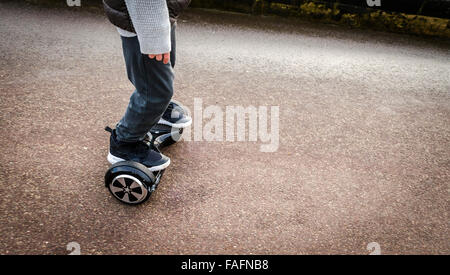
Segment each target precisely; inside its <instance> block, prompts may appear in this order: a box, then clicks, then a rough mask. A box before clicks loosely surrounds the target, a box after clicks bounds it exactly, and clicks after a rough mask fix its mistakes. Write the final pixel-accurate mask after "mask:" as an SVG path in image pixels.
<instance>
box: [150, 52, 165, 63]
mask: <svg viewBox="0 0 450 275" xmlns="http://www.w3.org/2000/svg"><path fill="white" fill-rule="evenodd" d="M148 57H150V59H153V58H155V57H156V60H157V61H162V62H163V63H164V64H167V63H169V62H170V53H163V54H149V55H148Z"/></svg>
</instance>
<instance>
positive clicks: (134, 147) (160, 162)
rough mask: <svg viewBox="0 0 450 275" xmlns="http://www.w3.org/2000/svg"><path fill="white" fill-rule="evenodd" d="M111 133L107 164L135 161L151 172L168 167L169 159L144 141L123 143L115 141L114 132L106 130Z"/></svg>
mask: <svg viewBox="0 0 450 275" xmlns="http://www.w3.org/2000/svg"><path fill="white" fill-rule="evenodd" d="M106 130H107V131H109V132H110V133H111V138H110V145H109V154H108V162H109V163H111V164H114V163H117V162H119V161H135V162H138V163H141V164H143V165H145V166H146V167H148V169H149V170H150V171H152V172H155V171H160V170H164V169H166V168H167V167H168V166H169V165H170V158H168V157H166V156H165V155H163V154H161V153H160V152H158V151H155V150H153V149H152V148H151V147H150V145H149V144H148V143H146V142H145V141H138V142H124V141H119V140H117V136H116V130H112V129H111V128H107V129H106Z"/></svg>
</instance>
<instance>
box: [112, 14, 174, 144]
mask: <svg viewBox="0 0 450 275" xmlns="http://www.w3.org/2000/svg"><path fill="white" fill-rule="evenodd" d="M175 28H176V23H175V24H173V26H172V31H171V40H172V49H171V52H170V59H171V62H170V63H168V64H164V63H163V62H162V61H157V60H156V58H154V59H150V58H149V57H148V55H146V54H142V53H141V50H140V46H139V40H138V38H137V36H135V37H123V36H121V39H122V48H123V55H124V57H125V65H126V69H127V74H128V79H129V80H130V81H131V83H133V85H134V87H135V90H134V92H133V94H132V95H131V98H130V102H129V104H128V107H127V110H126V112H125V115H124V116H123V117H122V119H121V120H120V121H119V123H118V124H117V125H116V134H117V139H118V140H119V141H125V142H135V141H140V140H143V139H144V138H145V136H146V134H147V133H148V131H150V129H151V128H152V127H153V125H155V124H156V123H157V122H158V121H159V119H160V118H161V116H162V115H163V113H164V111H165V110H166V109H167V106H168V105H169V103H170V100H171V98H172V95H173V79H174V74H173V66H175V58H176V44H175V43H176V41H175Z"/></svg>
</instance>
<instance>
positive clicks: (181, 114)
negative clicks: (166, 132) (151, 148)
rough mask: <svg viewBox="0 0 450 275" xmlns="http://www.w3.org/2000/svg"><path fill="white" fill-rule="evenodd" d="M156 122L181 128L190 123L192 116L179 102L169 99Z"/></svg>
mask: <svg viewBox="0 0 450 275" xmlns="http://www.w3.org/2000/svg"><path fill="white" fill-rule="evenodd" d="M158 124H163V125H168V126H170V127H174V128H180V129H182V128H186V127H189V126H190V125H191V124H192V118H191V117H190V116H189V115H188V114H187V112H186V110H184V109H183V107H181V106H180V104H178V103H176V102H174V101H171V102H170V103H169V106H168V107H167V109H166V111H165V112H164V114H163V116H162V117H161V119H160V120H159V122H158Z"/></svg>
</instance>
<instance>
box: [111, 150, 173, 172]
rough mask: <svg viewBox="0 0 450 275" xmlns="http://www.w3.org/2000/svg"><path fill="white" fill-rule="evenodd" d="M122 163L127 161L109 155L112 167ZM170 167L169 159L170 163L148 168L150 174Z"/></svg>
mask: <svg viewBox="0 0 450 275" xmlns="http://www.w3.org/2000/svg"><path fill="white" fill-rule="evenodd" d="M121 161H125V160H124V159H121V158H118V157H115V156H113V155H112V154H111V153H108V162H109V163H111V165H112V164H116V163H118V162H121ZM169 165H170V159H169V161H167V162H166V163H164V164H161V165H158V166H152V167H147V168H148V170H150V172H156V171H161V170H164V169H166V168H167V167H169Z"/></svg>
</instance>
